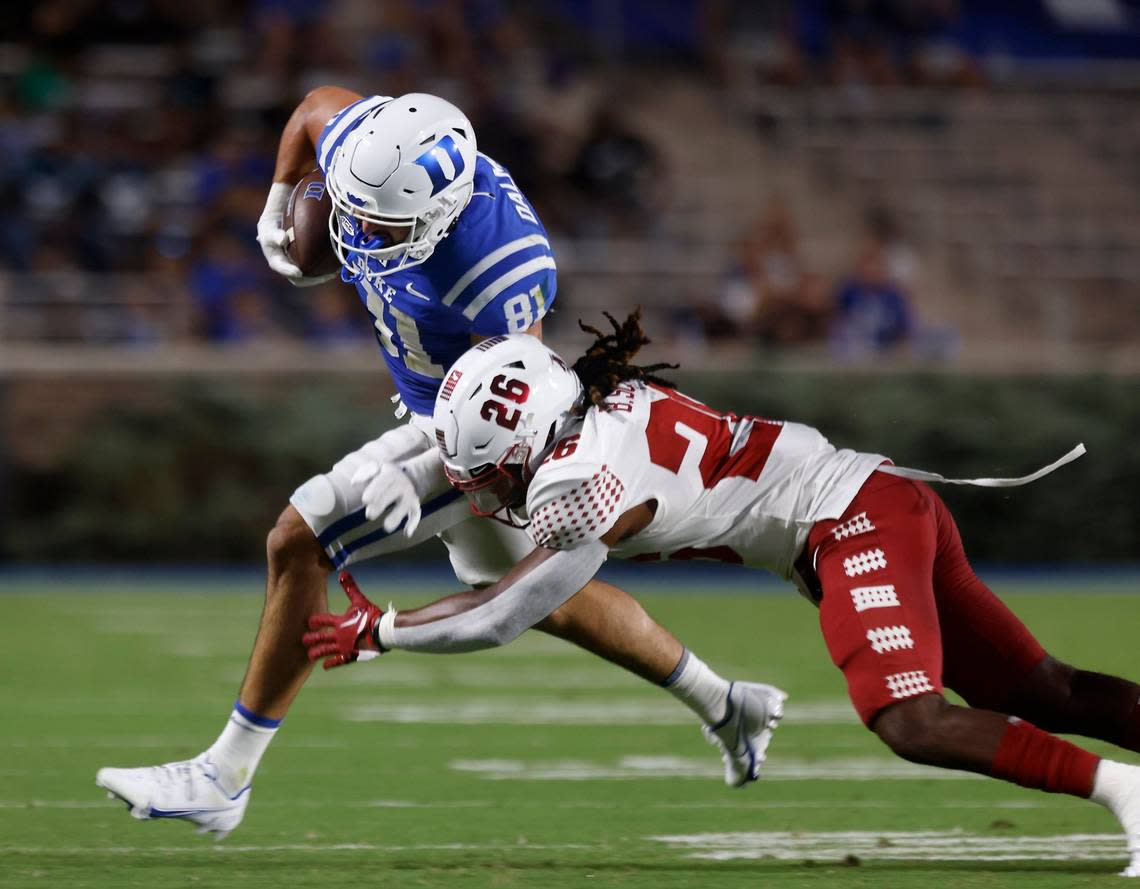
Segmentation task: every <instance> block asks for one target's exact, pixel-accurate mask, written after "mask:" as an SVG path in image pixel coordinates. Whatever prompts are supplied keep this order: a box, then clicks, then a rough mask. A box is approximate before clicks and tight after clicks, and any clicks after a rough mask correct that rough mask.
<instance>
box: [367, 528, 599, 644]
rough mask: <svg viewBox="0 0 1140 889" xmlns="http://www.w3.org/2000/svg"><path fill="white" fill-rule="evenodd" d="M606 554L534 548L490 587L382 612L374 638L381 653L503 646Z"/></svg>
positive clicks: (590, 547) (594, 546) (585, 578)
mask: <svg viewBox="0 0 1140 889" xmlns="http://www.w3.org/2000/svg"><path fill="white" fill-rule="evenodd" d="M608 554H609V547H608V546H606V545H605V544H604V543H602V542H600V541H594V542H592V543H589V544H587V545H585V546H581V547H578V548H577V549H573V550H553V549H547V548H546V547H538V548H537V549H535V550H534V551H533V552H531V553H530V555H528V556H527V557H526V558H524V559H523V560H522V561H521V562H519V563H518V564H517V565H515V567H514V568H512V569H511V570H510V571H509V572H508V573H507V575H506V576H505V577H504V578H503V579H502V580H500V581H499V582H498V583H496V584H494V585H492V586H489V587H486V588H485V589H482V590H472V591H470V592H466V593H457V594H456V595H454V596H448V597H446V598H443V599H440V600H438V601H436V602H433V603H431V604H430V605H426V606H424V607H423V608H418V609H416V610H415V611H406V612H401V613H399V614H397V613H396V612H395V611H389V612H387V613H386V614H384V616H383V617H382V618H381V619H380V621H379V622H378V625H377V627H376V639H377V641H378V642H379V643H380V645H381V647H383V648H403V649H407V650H409V651H424V652H436V653H457V652H462V651H477V650H479V649H481V648H494V647H496V646H499V645H506V644H507V643H508V642H510V641H511V640H512V639H514V638H515V637H516V636H518V635H519V634H520V633H522V632H523V631H524V630H527V629H529V628H530V627H532V626H534V625H535V624H536V623H538V622H539V621H541V620H542V619H543V618H545V617H547V616H548V615H549V614H551V613H552V612H553V611H555V610H556V609H557V608H558V607H559V606H560V605H562V604H563V603H564V602H565V601H566V600H567V599H569V598H570V597H571V596H573V595H574V594H575V593H577V592H578V590H580V589H582V587H584V586H585V585H586V584H587V583H589V582H590V580H591V579H592V578H593V576H594V575H595V574H596V573H597V571H598V569H599V568H600V567H601V566H602V563H603V562H605V560H606V556H607V555H608Z"/></svg>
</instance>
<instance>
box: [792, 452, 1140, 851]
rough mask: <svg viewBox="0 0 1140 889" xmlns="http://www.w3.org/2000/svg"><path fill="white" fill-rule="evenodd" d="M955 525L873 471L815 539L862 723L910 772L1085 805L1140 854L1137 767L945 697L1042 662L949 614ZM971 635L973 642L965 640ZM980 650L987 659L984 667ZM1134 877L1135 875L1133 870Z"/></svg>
mask: <svg viewBox="0 0 1140 889" xmlns="http://www.w3.org/2000/svg"><path fill="white" fill-rule="evenodd" d="M952 521H953V520H952V519H951V518H950V516H949V513H948V512H947V511H946V510H945V507H944V506H943V505H942V504H941V501H940V500H939V499H938V498H937V496H936V495H935V494H934V493H933V492H932V491H931V490H930V489H929V488H928V487H927V486H925V485H921V484H917V483H914V482H911V481H907V480H903V479H893V478H892V477H891V476H885V475H884V474H882V473H876V474H875V475H873V476H872V477H871V479H869V480H868V482H867V483H866V484H865V485H864V486H863V488H862V490H861V491H860V492H859V495H858V496H857V497H856V498H855V500H854V501H853V502H852V504H851V506H850V507H849V509H848V511H847V513H845V514H844V516H842V517H841V518H840V519H839V520H838V521H837V522H824V523H820V524H818V525H816V526H815V527H814V528H813V529H812V533H811V535H810V536H809V540H808V546H809V552H812V553H814V555H815V565H816V573H817V575H818V579H819V585H820V587H821V588H822V590H823V598H822V601H821V603H820V623H821V627H822V629H823V633H824V638H825V640H826V642H827V645H828V650H829V652H830V653H831V656H832V659H833V660H834V661H835V663H836V665H837V666H839V667H840V669H842V670H843V673H844V676H845V677H846V679H847V683H848V688H849V690H850V693H851V698H852V701H853V702H854V704H855V707H856V709H857V710H858V712H859V715H860V716H861V717H862V719H863V721H864V722H865V723H866V724H867V725H868V727H870V728H871V729H872V730H873V731H875V732H876V734H878V735H879V737H880V738H881V739H882V740H883V741H884V742H885V743H886V744H887V745H888V746H889V747H890V748H891V749H892V750H893V751H894V752H895V753H897V754H898V755H899V756H902V757H904V758H905V759H908V760H910V761H912V762H918V763H923V764H926V765H933V766H940V767H943V768H954V769H963V770H967V771H972V772H977V773H979V774H983V775H989V776H991V777H995V778H999V779H1002V780H1006V781H1011V782H1015V783H1018V784H1021V785H1023V786H1026V787H1034V788H1037V789H1040V790H1045V791H1050V792H1059V793H1069V794H1072V795H1074V796H1079V797H1084V798H1088V797H1090V796H1091V797H1092V798H1094V799H1096V800H1097V801H1098V802H1102V803H1103V804H1105V805H1107V806H1109V808H1111V809H1112V810H1113V811H1114V812H1115V813H1116V814H1117V816H1118V817H1119V818H1120V819H1121V822H1122V823H1123V824H1124V827H1125V831H1126V833H1127V834H1128V836H1129V841H1130V843H1131V844H1132V846H1133V850H1134V856H1140V769H1132V767H1129V766H1122V765H1119V764H1115V763H1107V761H1105V762H1103V763H1102V761H1101V760H1100V759H1099V758H1098V757H1097V756H1095V755H1094V754H1092V753H1090V752H1088V751H1086V750H1083V749H1081V748H1079V747H1077V746H1075V745H1073V744H1070V743H1068V742H1067V741H1063V740H1061V739H1060V738H1057V737H1055V736H1054V735H1051V734H1048V733H1047V732H1044V731H1042V730H1040V729H1039V728H1036V727H1035V726H1033V725H1031V724H1030V723H1028V722H1024V721H1022V720H1020V719H1017V718H1016V717H1013V718H1011V717H1009V716H1007V715H1005V714H1002V713H997V712H993V711H991V710H987V709H984V708H980V707H979V708H977V709H975V708H974V707H972V706H971V707H957V706H953V705H951V704H949V703H947V702H946V701H945V700H944V699H943V698H942V681H943V679H944V678H946V679H947V685H950V686H951V687H953V688H954V689H955V690H956V691H959V692H960V693H963V694H964V695H965V696H966V697H967V700H968V701H970V703H971V704H978V703H980V702H982V701H983V700H984V698H985V696H986V694H988V693H989V692H988V691H986V689H994V688H997V687H998V686H1000V685H1001V684H1002V683H1003V681H1004V676H1005V675H1006V671H1007V670H1012V671H1014V674H1015V675H1018V676H1020V675H1024V674H1025V672H1026V671H1027V670H1029V669H1031V668H1032V667H1033V666H1036V664H1037V663H1039V662H1040V661H1041V659H1042V658H1043V657H1044V652H1043V651H1039V650H1036V649H1034V648H1033V646H1032V645H1030V644H1028V642H1027V641H1025V640H1022V642H1023V643H1024V644H1020V645H1014V646H1012V647H1011V648H999V647H997V646H992V645H990V644H989V641H988V639H986V638H985V636H986V634H987V633H989V632H991V631H992V629H991V624H990V621H988V620H987V619H986V618H985V616H984V615H974V616H973V619H972V620H966V619H965V617H964V615H963V612H962V610H961V609H958V608H955V607H953V605H949V606H947V605H946V602H947V601H948V598H947V597H949V596H950V595H951V593H952V590H953V587H954V584H955V583H957V582H959V581H960V580H961V579H962V578H963V577H965V575H964V574H963V573H962V571H961V565H960V563H959V561H958V560H957V559H955V558H953V556H954V548H955V545H956V546H957V548H958V549H959V550H960V547H961V542H960V540H959V539H957V537H956V534H951V533H949V524H952ZM964 561H965V557H964V555H962V557H961V562H964ZM971 576H972V572H971ZM936 587H937V590H938V595H937V596H936ZM948 628H949V635H948V634H947V630H948ZM971 630H972V631H973V632H974V634H975V637H969V638H967V637H968V636H969V632H970V631H971ZM1028 638H1029V639H1031V638H1032V637H1028ZM971 642H974V643H976V644H970V643H971ZM979 650H982V651H983V652H986V654H984V655H983V656H982V659H981V660H982V662H983V666H982V667H981V668H978V667H977V666H976V661H975V656H976V655H977V653H978V652H979ZM944 653H945V655H946V658H947V661H946V665H945V671H944V670H943V655H944ZM966 663H971V664H974V665H975V666H974V667H973V668H972V669H973V672H970V673H967V672H965V668H964V666H963V665H964V664H966ZM1019 670H1020V671H1021V672H1020V673H1019V672H1017V671H1019ZM951 679H953V684H951V681H950V680H951ZM975 680H976V681H975ZM971 693H973V700H971V697H970V695H971ZM999 693H1000V691H999ZM1133 772H1135V775H1136V778H1135V780H1134V779H1133V775H1132V773H1133ZM1131 867H1132V868H1134V869H1136V870H1137V872H1140V862H1138V861H1136V860H1134V861H1133V864H1132V866H1131Z"/></svg>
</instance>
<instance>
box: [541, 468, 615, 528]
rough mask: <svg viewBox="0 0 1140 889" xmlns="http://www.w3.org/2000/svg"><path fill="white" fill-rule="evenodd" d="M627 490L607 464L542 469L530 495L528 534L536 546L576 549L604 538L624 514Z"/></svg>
mask: <svg viewBox="0 0 1140 889" xmlns="http://www.w3.org/2000/svg"><path fill="white" fill-rule="evenodd" d="M625 493H626V488H625V485H624V484H623V483H622V481H621V479H620V478H618V476H617V475H616V474H615V473H614V472H613V471H612V470H611V469H610V468H609V467H608V466H607V465H606V464H604V463H603V464H601V465H598V464H577V465H575V466H573V471H571V472H567V471H565V470H564V469H563V468H562V467H558V470H555V471H551V472H549V473H547V475H546V477H545V478H544V477H543V471H542V469H539V471H538V473H537V474H536V475H535V477H534V480H533V481H532V482H531V485H530V490H529V491H528V493H527V512H528V513H529V514H530V524H529V525H528V526H527V533H528V534H530V537H531V540H533V541H534V543H535V545H536V546H545V547H547V548H549V549H575V548H576V547H579V546H583V545H584V544H586V543H589V542H592V541H595V540H598V539H600V538H601V537H602V536H604V535H605V534H606V533H607V532H608V531H609V530H610V529H611V528H613V526H614V525H615V524H616V523H617V520H618V519H619V518H620V517H621V514H622V513H623V512H624V511H625V499H626V497H625Z"/></svg>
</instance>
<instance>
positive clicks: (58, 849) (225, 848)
mask: <svg viewBox="0 0 1140 889" xmlns="http://www.w3.org/2000/svg"><path fill="white" fill-rule="evenodd" d="M600 848H602V847H601V846H600V845H598V844H587V843H527V842H519V843H414V844H408V845H390V844H380V843H277V844H275V845H269V846H253V845H246V846H235V845H231V844H229V843H211V842H209V841H206V840H204V841H203V842H202V843H201V845H197V846H153V847H148V846H3V845H0V855H3V854H5V853H7V854H15V855H169V854H171V853H199V854H207V855H220V854H224V853H229V852H238V853H243V854H245V853H249V852H322V853H323V852H443V851H459V852H487V851H492V852H514V851H520V852H526V851H529V850H534V851H536V852H541V851H549V850H554V849H588V850H593V849H600Z"/></svg>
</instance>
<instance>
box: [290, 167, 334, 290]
mask: <svg viewBox="0 0 1140 889" xmlns="http://www.w3.org/2000/svg"><path fill="white" fill-rule="evenodd" d="M331 212H332V199H331V198H330V197H329V193H328V189H327V188H325V177H324V176H323V175H322V174H321V171H320V170H313V172H311V173H308V174H306V175H305V176H304V177H303V178H302V179H301V181H300V182H298V183H297V184H296V185H295V186H293V193H292V194H291V195H289V204H288V206H287V207H286V208H285V218H284V219H283V220H282V226H283V227H284V229H285V231H286V233H288V235H289V246H288V247H286V248H285V252H286V253H288V254H289V258H290V259H291V260H293V262H294V263H295V264H296V265H297V267H298V268H299V269H300V270H301V274H303V275H304V276H305V277H307V278H312V277H316V276H317V275H328V274H331V273H332V272H335V271H337V270H338V269H340V260H339V259H337V255H336V253H335V251H334V250H333V246H332V241H330V240H329V213H331Z"/></svg>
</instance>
